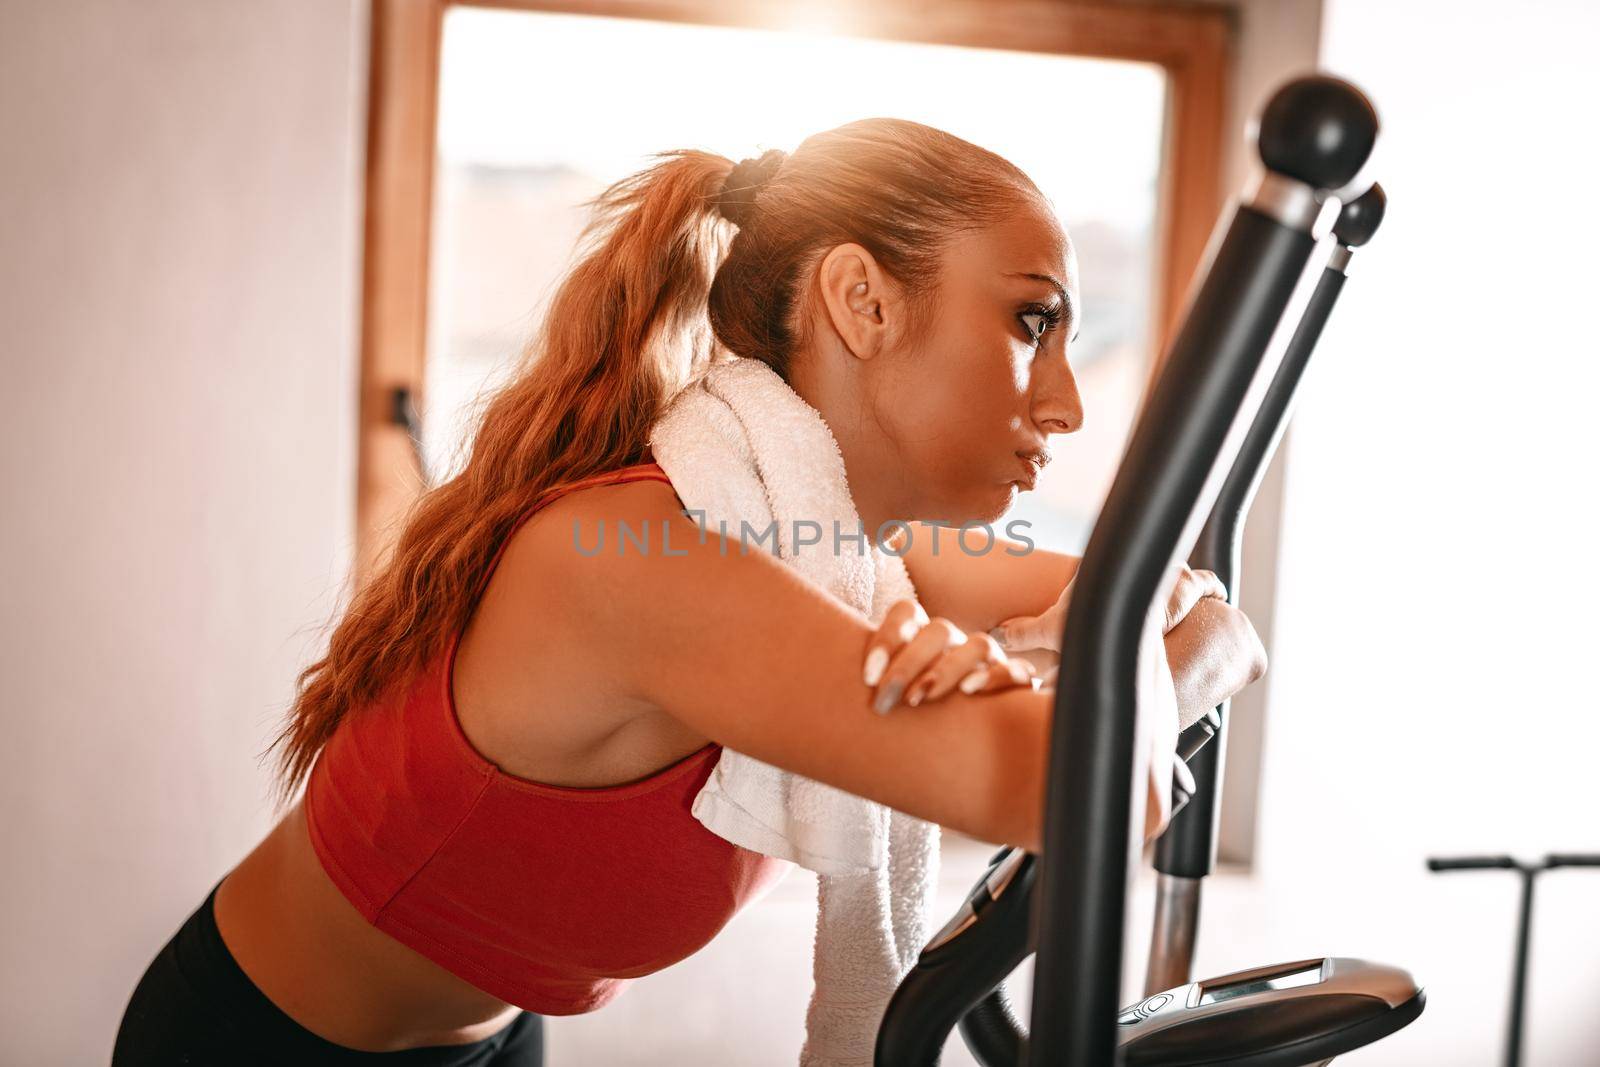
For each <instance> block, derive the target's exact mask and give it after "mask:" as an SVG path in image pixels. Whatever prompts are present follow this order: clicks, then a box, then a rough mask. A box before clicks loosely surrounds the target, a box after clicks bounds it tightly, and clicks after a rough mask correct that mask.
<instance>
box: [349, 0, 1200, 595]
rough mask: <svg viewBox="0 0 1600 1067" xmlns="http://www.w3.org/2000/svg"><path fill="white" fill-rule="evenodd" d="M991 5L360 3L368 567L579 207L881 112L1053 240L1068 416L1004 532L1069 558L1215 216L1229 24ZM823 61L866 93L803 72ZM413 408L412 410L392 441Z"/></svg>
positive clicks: (504, 353)
mask: <svg viewBox="0 0 1600 1067" xmlns="http://www.w3.org/2000/svg"><path fill="white" fill-rule="evenodd" d="M1009 6H1011V5H1010V4H1009V3H1008V0H989V2H985V3H981V4H980V3H963V2H954V3H946V4H941V5H939V6H938V9H937V12H936V13H933V14H930V10H929V9H928V8H927V7H926V5H922V4H912V3H909V2H908V3H894V2H886V3H882V4H878V5H875V6H874V8H873V9H872V10H871V11H860V12H852V13H849V14H846V13H844V12H843V11H842V9H841V11H840V12H839V13H838V15H837V21H834V22H827V21H824V20H818V19H815V18H813V19H812V20H811V21H809V22H807V23H805V24H799V23H795V22H792V21H785V20H786V19H789V18H790V16H789V15H787V14H786V13H785V11H784V9H781V8H779V7H771V8H768V7H765V6H764V5H754V4H734V3H728V2H723V0H705V2H703V3H675V4H672V5H670V6H669V5H666V4H661V5H656V4H650V3H638V2H634V3H628V4H622V3H620V2H612V0H591V2H587V3H579V2H568V3H550V2H532V0H530V2H525V3H508V2H499V3H493V4H483V5H471V4H445V3H441V2H439V0H379V2H378V3H376V4H375V6H374V11H373V21H374V25H373V53H372V68H373V82H372V96H371V104H370V107H371V129H370V136H369V161H368V196H369V205H368V239H367V250H368V261H367V292H366V306H365V310H364V331H363V381H362V417H361V427H362V431H361V432H362V440H361V449H360V453H361V459H360V480H361V485H360V491H359V493H358V500H359V508H360V514H359V515H358V528H359V537H360V561H361V565H362V567H363V570H365V569H366V568H367V567H369V566H370V564H371V562H372V560H373V559H374V558H376V556H377V554H378V552H379V551H380V549H381V547H382V546H383V545H384V544H385V543H386V539H387V538H388V537H390V536H392V535H393V532H394V530H393V522H394V520H395V518H396V517H397V516H398V515H399V514H400V513H401V512H402V511H403V510H404V508H405V507H406V506H407V505H408V504H409V503H410V502H411V500H412V499H414V497H415V494H416V493H417V492H418V491H419V489H420V487H421V484H422V480H421V478H420V477H419V474H420V472H421V469H422V468H423V467H424V465H425V468H426V470H427V472H428V475H429V476H430V477H433V478H440V477H448V476H449V474H450V473H452V472H453V470H454V469H455V467H456V465H457V464H458V462H459V460H460V458H461V452H460V446H461V444H462V441H461V433H462V427H463V425H464V422H465V420H466V417H467V416H468V414H469V412H470V410H471V409H470V405H471V404H472V402H473V400H474V399H475V398H476V397H478V396H480V395H481V394H482V391H483V390H485V389H487V388H492V387H493V385H494V384H495V382H496V381H497V379H498V377H499V375H501V374H503V373H504V372H505V371H506V370H507V369H509V367H510V365H511V363H512V361H514V359H515V358H516V356H517V355H518V353H519V352H520V350H521V345H522V343H523V341H524V340H525V339H526V336H527V334H528V333H529V332H530V331H531V329H532V327H533V325H534V324H535V322H536V321H537V317H538V315H539V314H540V312H541V310H542V306H543V301H544V300H545V298H546V297H547V296H548V294H549V292H550V291H551V289H552V287H553V285H554V283H555V282H556V281H557V280H558V279H559V277H560V275H561V272H562V271H563V270H564V268H565V267H566V265H567V264H568V262H569V255H570V252H571V250H572V242H573V239H574V238H575V237H576V235H577V231H578V228H579V227H580V226H581V224H582V221H583V220H582V216H581V215H580V213H579V211H578V207H577V205H578V203H579V202H580V201H582V200H584V199H585V198H587V197H589V196H592V195H593V194H594V193H596V192H598V191H599V190H600V189H601V188H603V187H604V186H605V185H606V184H607V183H609V182H610V181H613V180H615V179H616V178H618V177H620V176H622V175H623V174H625V173H628V172H631V171H633V170H637V169H638V168H640V167H641V166H643V165H645V163H646V157H647V156H648V154H649V153H651V152H654V151H659V150H662V149H666V148H675V147H703V148H708V149H711V150H714V151H719V152H722V153H723V154H725V155H728V156H730V157H731V158H735V159H737V158H741V157H742V156H745V155H750V154H754V153H755V152H757V151H760V150H762V149H764V148H769V147H778V148H783V149H785V150H791V149H793V148H794V147H795V145H796V144H798V142H799V141H800V140H801V139H802V138H803V137H805V136H806V135H808V134H810V133H812V132H816V131H818V130H822V129H826V128H828V127H830V126H834V125H837V124H839V123H841V122H845V121H849V120H851V119H854V118H860V117H864V116H867V115H875V114H892V115H897V116H900V117H905V118H910V119H915V120H917V121H921V122H926V123H928V124H930V125H934V126H939V127H941V128H943V129H947V130H949V131H950V132H952V133H955V134H957V135H958V136H962V137H965V138H966V139H968V140H971V141H974V142H976V143H978V144H981V145H984V146H985V147H988V148H990V149H992V150H994V151H996V152H999V153H1000V154H1001V155H1004V156H1006V157H1007V158H1009V159H1011V160H1012V161H1013V162H1015V163H1017V164H1018V165H1019V166H1021V167H1022V168H1023V170H1025V171H1027V172H1028V173H1029V174H1030V176H1032V177H1033V178H1034V180H1035V181H1036V182H1037V183H1038V184H1039V185H1040V187H1041V188H1042V189H1043V190H1044V192H1045V194H1046V195H1047V196H1049V197H1050V198H1051V200H1052V201H1053V202H1054V203H1055V206H1056V209H1057V213H1058V215H1060V217H1061V219H1062V221H1063V223H1064V224H1065V225H1066V226H1067V228H1068V231H1069V232H1070V233H1071V234H1072V237H1073V240H1074V242H1075V243H1076V245H1077V249H1078V257H1079V264H1080V268H1081V272H1082V281H1083V290H1084V293H1083V295H1084V307H1085V313H1084V324H1083V330H1082V336H1081V338H1080V340H1079V342H1078V343H1077V344H1076V345H1075V346H1074V352H1073V362H1074V368H1075V370H1076V371H1077V373H1078V375H1079V379H1080V383H1081V385H1082V387H1083V389H1084V394H1085V405H1086V408H1087V410H1088V419H1087V425H1086V427H1085V429H1084V430H1083V431H1082V432H1080V433H1078V434H1075V435H1073V436H1072V437H1070V438H1066V439H1062V440H1060V441H1058V442H1057V445H1056V452H1057V457H1058V462H1056V463H1055V464H1052V466H1051V468H1050V469H1049V471H1048V472H1047V473H1046V475H1045V477H1044V478H1043V479H1042V480H1041V482H1040V484H1039V487H1038V489H1037V490H1036V491H1035V492H1033V493H1030V494H1024V495H1023V496H1022V497H1021V499H1020V500H1019V503H1018V505H1017V507H1016V508H1015V509H1014V511H1013V514H1012V515H1011V516H1010V517H1011V518H1018V519H1025V520H1027V521H1029V522H1030V523H1032V526H1033V529H1032V531H1031V535H1032V536H1033V537H1034V539H1035V540H1036V542H1037V543H1039V544H1040V545H1041V546H1042V547H1048V548H1055V549H1060V550H1064V551H1073V552H1076V551H1079V550H1081V548H1082V547H1083V544H1084V542H1085V540H1086V539H1087V535H1088V530H1089V528H1090V526H1091V525H1092V523H1093V521H1094V517H1095V515H1096V513H1097V512H1098V508H1099V503H1100V500H1101V498H1102V497H1103V495H1104V493H1105V490H1106V489H1107V488H1108V487H1109V485H1110V478H1111V475H1112V473H1113V472H1114V470H1115V467H1116V464H1117V460H1118V458H1119V456H1120V453H1121V449H1122V446H1123V443H1124V442H1125V440H1126V436H1127V432H1128V430H1129V429H1130V428H1131V424H1132V418H1133V415H1134V413H1135V411H1136V409H1137V406H1138V404H1139V402H1140V400H1141V399H1142V396H1143V391H1144V386H1145V384H1146V382H1147V381H1148V380H1149V378H1150V375H1151V372H1152V370H1153V364H1154V356H1155V353H1157V352H1159V350H1160V347H1161V342H1162V341H1163V340H1164V336H1163V335H1164V333H1165V330H1166V328H1167V327H1168V325H1169V324H1170V323H1171V322H1172V320H1173V318H1174V315H1175V312H1176V311H1177V309H1178V305H1179V302H1180V300H1181V298H1182V297H1183V295H1184V294H1183V286H1184V285H1185V284H1186V282H1187V279H1188V277H1189V274H1190V273H1191V272H1192V270H1193V268H1194V266H1195V264H1196V263H1197V262H1198V260H1199V257H1200V255H1201V252H1202V250H1203V246H1204V244H1205V241H1206V238H1207V237H1208V235H1209V233H1210V228H1211V225H1212V223H1213V222H1214V220H1215V217H1216V212H1217V210H1218V208H1219V207H1220V205H1221V200H1220V196H1219V183H1218V166H1217V161H1218V158H1219V131H1220V124H1221V116H1222V104H1223V100H1222V95H1223V69H1224V68H1223V46H1224V42H1225V39H1226V25H1225V23H1224V21H1223V19H1222V17H1221V16H1220V15H1218V14H1217V13H1215V12H1213V11H1206V10H1200V9H1195V8H1177V7H1171V8H1169V7H1139V8H1134V7H1127V6H1115V7H1113V6H1095V5H1087V4H1074V3H1062V4H1060V5H1058V6H1057V7H1054V8H1051V9H1049V17H1048V18H1041V17H1040V11H1041V8H1040V7H1039V6H1038V5H1035V4H1028V5H1018V6H1017V7H1016V16H1017V17H1007V14H1006V9H1007V8H1008V7H1009ZM490 8H496V9H500V10H489V9H490ZM511 8H517V9H523V10H508V9H511ZM1024 8H1025V11H1026V16H1027V17H1026V18H1024V17H1022V16H1023V14H1024ZM624 9H625V10H624ZM657 10H659V12H660V15H659V19H652V18H647V17H646V16H648V15H651V14H652V12H654V11H657ZM619 15H626V16H627V17H615V16H619ZM840 65H844V66H845V67H846V68H847V69H850V70H852V71H866V72H871V76H870V77H855V78H852V79H851V80H850V81H849V82H848V83H847V84H846V83H843V82H841V81H840V80H838V79H829V78H826V77H816V76H815V72H817V71H821V70H827V69H838V68H839V66H840ZM619 69H621V70H627V71H628V72H629V76H628V77H627V78H626V79H618V78H616V77H615V76H614V75H613V74H612V73H611V72H614V71H616V70H619ZM642 84H647V85H651V86H653V89H652V91H651V92H650V93H647V94H641V93H640V92H639V91H638V86H639V85H642ZM574 86H581V87H582V89H583V91H582V92H575V91H574ZM729 86H738V87H739V90H738V91H737V92H729V91H728V88H729ZM407 401H409V402H410V403H411V404H412V405H413V410H414V411H415V412H417V413H420V420H419V421H420V428H419V426H418V425H417V424H416V423H412V425H411V430H412V438H413V439H411V440H408V435H407V429H406V425H405V424H406V421H407V419H406V418H405V416H407V415H408V414H409V412H408V409H407V404H406V402H407Z"/></svg>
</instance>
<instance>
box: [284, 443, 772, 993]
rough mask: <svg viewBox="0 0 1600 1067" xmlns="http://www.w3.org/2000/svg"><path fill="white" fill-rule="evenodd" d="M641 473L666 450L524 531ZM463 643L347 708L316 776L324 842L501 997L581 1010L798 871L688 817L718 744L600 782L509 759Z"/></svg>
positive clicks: (310, 814)
mask: <svg viewBox="0 0 1600 1067" xmlns="http://www.w3.org/2000/svg"><path fill="white" fill-rule="evenodd" d="M644 478H651V479H655V480H658V481H663V482H666V481H668V479H667V476H666V473H665V472H663V471H662V470H661V468H660V467H659V466H657V465H656V464H654V463H643V464H638V465H635V466H632V467H627V468H624V469H622V470H616V471H610V472H607V473H605V474H601V475H597V476H595V477H593V478H587V479H584V480H582V481H580V482H576V483H573V484H572V485H570V486H567V487H565V488H564V489H561V490H558V491H556V492H555V493H552V494H550V495H549V496H547V497H546V498H544V500H542V501H541V502H540V503H539V504H536V505H534V506H533V507H532V508H530V509H529V510H528V512H527V513H526V514H525V515H523V516H522V518H521V519H519V520H518V522H517V524H516V526H514V527H513V528H512V531H511V532H512V533H515V532H516V530H517V528H518V527H520V526H521V525H522V523H523V522H526V521H527V519H528V517H529V516H530V515H532V514H534V512H536V511H537V510H538V509H539V507H541V506H542V505H543V504H544V503H547V502H548V501H549V500H553V499H555V498H556V496H559V495H560V494H561V493H562V492H570V491H572V490H574V489H577V488H580V487H582V486H588V485H611V484H616V483H620V482H630V481H637V480H640V479H644ZM668 484H670V482H669V483H668ZM510 538H511V535H510V534H507V536H506V541H505V542H502V544H501V546H500V550H499V552H497V553H496V554H495V557H494V560H493V561H492V562H491V563H490V566H489V570H488V572H487V573H486V574H485V576H484V579H483V585H481V586H480V587H479V591H478V592H479V596H481V595H482V592H483V588H484V587H486V586H487V584H488V580H489V575H490V574H492V573H493V572H494V567H495V566H496V565H497V564H498V563H499V561H500V555H501V553H503V552H504V551H505V544H506V543H507V542H509V541H510ZM459 642H460V634H457V635H456V637H455V639H454V640H452V641H451V642H450V645H449V647H448V649H447V651H446V652H445V653H444V654H443V655H441V656H440V657H438V659H437V661H436V662H435V663H434V664H433V665H432V666H430V667H429V668H428V669H427V670H425V671H424V672H422V674H421V675H420V676H419V678H418V680H417V681H416V683H415V684H414V685H413V686H411V687H410V689H409V691H408V692H406V693H405V694H403V695H401V696H400V697H397V698H395V699H393V700H390V701H387V702H384V703H380V704H375V705H373V706H370V707H366V708H362V709H360V710H359V711H357V712H355V713H352V714H350V715H347V716H346V717H345V719H344V721H343V722H342V723H340V725H339V727H338V729H337V730H336V731H335V733H334V735H333V737H332V738H331V739H330V740H329V742H328V744H327V746H326V747H325V748H324V749H323V751H322V752H321V754H320V755H319V756H318V758H317V761H316V764H315V765H314V766H313V768H312V770H311V775H310V777H309V779H308V781H307V783H306V795H305V809H306V821H307V825H308V828H309V829H310V833H311V842H312V846H313V847H314V848H315V850H316V853H317V856H318V858H320V859H321V861H322V865H323V867H324V868H325V869H326V870H327V872H328V875H329V877H331V878H332V879H333V882H334V884H335V885H337V886H338V887H339V889H340V890H341V891H342V892H343V893H344V895H345V896H346V897H347V898H349V900H350V902H351V903H352V904H354V905H355V906H356V907H357V908H358V909H360V911H361V914H362V915H364V916H366V918H367V920H368V921H369V922H371V923H372V924H373V925H374V926H376V927H377V928H378V929H380V930H382V931H384V932H385V933H387V934H389V935H391V936H392V937H394V938H395V939H396V940H398V941H400V942H402V943H404V944H406V945H409V946H410V947H411V948H413V949H415V950H417V951H418V952H420V953H422V954H423V955H424V956H426V957H428V958H429V959H431V960H433V961H434V962H435V963H437V964H439V965H440V966H441V967H443V968H445V969H446V970H448V971H450V972H451V973H453V974H456V975H458V976H459V977H461V978H464V979H465V980H467V981H468V982H470V983H472V984H473V985H475V986H477V987H478V988H480V989H482V990H484V991H485V992H487V993H489V994H491V995H493V996H496V997H499V998H500V999H502V1000H505V1001H508V1002H510V1003H512V1004H515V1005H517V1006H518V1007H521V1008H525V1009H527V1010H529V1011H533V1012H538V1013H539V1014H541V1015H574V1014H578V1013H580V1012H588V1011H594V1010H595V1009H597V1008H600V1007H601V1006H603V1005H604V1004H606V1003H607V1002H608V1001H610V1000H611V999H612V998H613V997H615V996H616V995H617V994H618V993H620V992H621V991H622V988H623V987H624V986H625V985H626V984H627V980H628V979H630V978H636V977H639V976H640V975H645V974H649V973H651V972H652V971H658V970H660V969H662V968H663V967H666V966H668V965H670V964H672V963H675V962H677V961H678V960H681V959H683V958H684V957H686V956H689V955H690V954H692V953H694V952H695V951H696V950H698V949H699V948H701V947H702V946H704V945H705V944H706V943H707V942H709V941H710V940H711V939H712V937H714V936H715V935H716V933H717V932H718V931H719V930H721V929H722V927H723V926H724V925H725V924H726V923H727V922H728V920H729V919H731V918H732V917H733V916H734V914H735V913H736V912H738V911H739V909H740V908H741V907H743V906H744V905H745V904H746V903H748V902H749V901H750V900H752V899H754V898H755V897H757V896H760V895H761V894H762V893H763V892H765V891H766V890H767V889H768V888H769V887H770V886H771V885H773V884H774V883H775V882H777V880H778V879H779V878H780V877H781V876H782V875H783V874H784V873H786V872H787V871H788V870H789V868H790V866H791V864H790V863H788V862H787V861H785V860H779V859H773V858H772V857H769V856H763V855H760V854H759V853H755V852H751V851H748V850H746V849H743V848H740V847H738V846H736V845H733V844H730V843H729V842H728V841H725V840H723V839H722V838H720V837H718V836H717V835H715V834H713V833H712V832H711V831H710V830H707V829H706V828H705V827H704V826H702V825H701V824H700V823H699V822H698V821H697V820H696V819H695V818H694V816H693V815H691V814H690V811H689V805H690V803H691V802H692V801H693V800H694V797H695V794H696V793H698V792H699V790H700V787H701V786H702V785H703V784H704V783H705V780H706V777H707V776H708V775H709V774H710V773H711V769H712V767H713V765H715V763H716V761H717V757H718V755H719V754H720V753H721V751H722V747H721V746H720V745H717V744H714V743H713V744H709V745H706V746H705V747H704V748H702V749H700V750H699V751H698V752H694V753H692V754H690V755H688V756H686V757H684V758H683V759H681V760H679V761H678V762H677V763H674V764H672V765H671V766H669V767H666V768H664V769H662V770H660V771H657V772H656V773H655V774H652V775H650V776H649V777H647V778H643V779H640V780H638V781H634V782H629V783H627V784H624V785H616V786H605V787H601V788H592V789H591V788H577V787H569V786H554V785H545V784H542V783H539V782H533V781H529V780H527V779H525V778H519V777H517V776H515V775H512V774H508V773H506V772H505V771H502V770H501V769H500V768H499V767H497V766H496V765H495V764H493V763H491V762H490V761H489V760H488V759H487V758H485V757H484V756H483V755H482V754H480V753H479V752H478V751H477V750H476V749H475V748H473V747H472V744H471V742H470V741H468V740H467V736H466V734H464V733H463V732H462V730H461V725H460V722H459V721H458V720H457V718H456V712H455V704H454V701H453V699H452V695H451V687H450V679H451V674H452V668H453V666H454V663H455V653H456V646H457V645H458V644H459Z"/></svg>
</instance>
